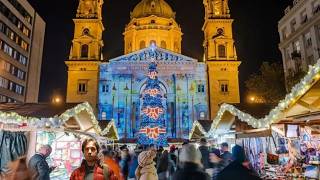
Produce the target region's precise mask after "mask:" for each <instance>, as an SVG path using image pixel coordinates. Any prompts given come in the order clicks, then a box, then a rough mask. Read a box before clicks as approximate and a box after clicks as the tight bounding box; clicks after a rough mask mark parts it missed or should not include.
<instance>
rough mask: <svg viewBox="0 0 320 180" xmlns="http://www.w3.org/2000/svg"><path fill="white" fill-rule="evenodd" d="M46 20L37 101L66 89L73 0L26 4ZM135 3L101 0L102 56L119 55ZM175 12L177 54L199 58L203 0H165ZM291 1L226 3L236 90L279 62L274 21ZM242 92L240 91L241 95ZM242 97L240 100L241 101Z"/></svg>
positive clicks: (39, 0)
mask: <svg viewBox="0 0 320 180" xmlns="http://www.w3.org/2000/svg"><path fill="white" fill-rule="evenodd" d="M28 1H29V2H30V3H31V4H32V6H33V7H34V8H35V9H36V10H37V11H38V13H39V14H40V16H41V17H42V18H43V19H44V20H45V22H46V37H45V45H44V54H43V61H42V72H41V84H40V95H39V101H41V102H43V101H49V100H50V96H51V95H52V94H53V93H54V92H60V93H61V94H62V95H64V94H65V91H66V83H67V70H66V66H65V64H64V61H65V60H67V58H68V55H69V51H70V47H71V40H72V38H73V29H74V25H73V21H72V19H73V18H74V17H75V13H76V9H77V6H78V0H28ZM138 2H140V0H104V5H103V16H104V17H103V23H104V26H105V28H106V30H105V31H104V34H103V39H104V44H105V46H104V50H103V53H104V56H105V58H107V59H109V58H113V57H117V56H120V55H122V54H123V47H124V45H123V36H122V33H123V31H124V28H125V25H126V24H127V23H128V22H129V20H130V11H132V10H133V8H134V6H135V5H136V4H137V3H138ZM166 2H167V3H169V4H170V5H171V7H172V8H173V10H174V11H175V12H176V21H177V22H178V24H180V26H181V28H182V31H183V33H184V35H183V41H182V54H184V55H187V56H190V57H193V58H197V59H199V60H202V54H203V47H202V42H203V32H202V31H201V28H202V25H203V22H204V8H203V4H202V0H166ZM291 3H292V0H229V6H230V10H231V16H232V17H233V18H234V23H233V34H234V38H235V41H236V48H237V53H238V57H239V59H240V60H241V61H242V64H241V66H240V88H241V91H242V92H244V88H245V86H244V81H245V80H246V79H247V78H248V76H249V75H250V74H252V73H254V72H258V70H259V67H260V65H261V63H262V61H279V62H281V54H280V51H279V50H278V43H279V35H278V27H277V25H278V21H279V20H280V19H281V17H282V16H283V10H284V9H285V8H286V7H287V6H288V5H289V4H291ZM242 94H243V93H242ZM242 98H243V97H242Z"/></svg>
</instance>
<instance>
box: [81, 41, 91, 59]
mask: <svg viewBox="0 0 320 180" xmlns="http://www.w3.org/2000/svg"><path fill="white" fill-rule="evenodd" d="M88 52H89V46H88V44H84V45H82V46H81V57H82V58H87V57H88Z"/></svg>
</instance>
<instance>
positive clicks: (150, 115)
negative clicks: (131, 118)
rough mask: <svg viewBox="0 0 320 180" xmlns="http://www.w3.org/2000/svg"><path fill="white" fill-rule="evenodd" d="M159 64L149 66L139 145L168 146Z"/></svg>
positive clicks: (144, 92)
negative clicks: (158, 70)
mask: <svg viewBox="0 0 320 180" xmlns="http://www.w3.org/2000/svg"><path fill="white" fill-rule="evenodd" d="M157 75H158V72H157V64H156V63H154V62H151V63H150V64H149V72H148V80H147V82H146V87H145V90H144V91H143V94H142V97H143V98H142V108H141V110H142V111H141V112H142V121H141V124H140V130H139V138H138V142H139V144H144V145H147V144H155V145H157V146H167V136H166V128H165V119H164V118H163V114H164V111H165V110H164V106H163V104H162V98H163V94H162V92H161V88H160V82H159V80H158V77H157Z"/></svg>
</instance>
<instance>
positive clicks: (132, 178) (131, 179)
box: [128, 145, 143, 180]
mask: <svg viewBox="0 0 320 180" xmlns="http://www.w3.org/2000/svg"><path fill="white" fill-rule="evenodd" d="M142 151H143V146H141V145H138V146H137V147H136V148H135V149H134V154H133V155H132V159H131V161H130V164H129V175H128V179H129V180H135V178H136V174H135V171H136V169H137V167H138V165H139V164H138V156H139V154H140V153H141V152H142Z"/></svg>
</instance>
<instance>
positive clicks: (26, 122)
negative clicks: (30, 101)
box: [0, 102, 101, 134]
mask: <svg viewBox="0 0 320 180" xmlns="http://www.w3.org/2000/svg"><path fill="white" fill-rule="evenodd" d="M82 111H86V112H87V113H88V114H89V116H90V121H91V123H92V125H93V127H94V129H95V130H96V132H97V133H99V134H100V133H101V128H100V126H99V124H98V121H97V119H96V117H95V115H94V113H93V110H92V108H91V106H90V105H89V103H88V102H84V103H81V104H78V105H77V106H75V107H74V108H72V109H68V110H67V111H65V112H64V113H62V114H61V115H60V116H54V117H50V118H37V117H26V116H21V115H19V114H18V113H15V112H1V111H0V123H3V124H15V125H17V126H18V127H21V128H24V130H28V129H34V128H38V129H41V128H52V129H57V128H64V127H63V125H64V124H65V122H66V121H68V120H69V119H70V118H72V117H75V116H77V115H78V114H79V113H80V112H82Z"/></svg>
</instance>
